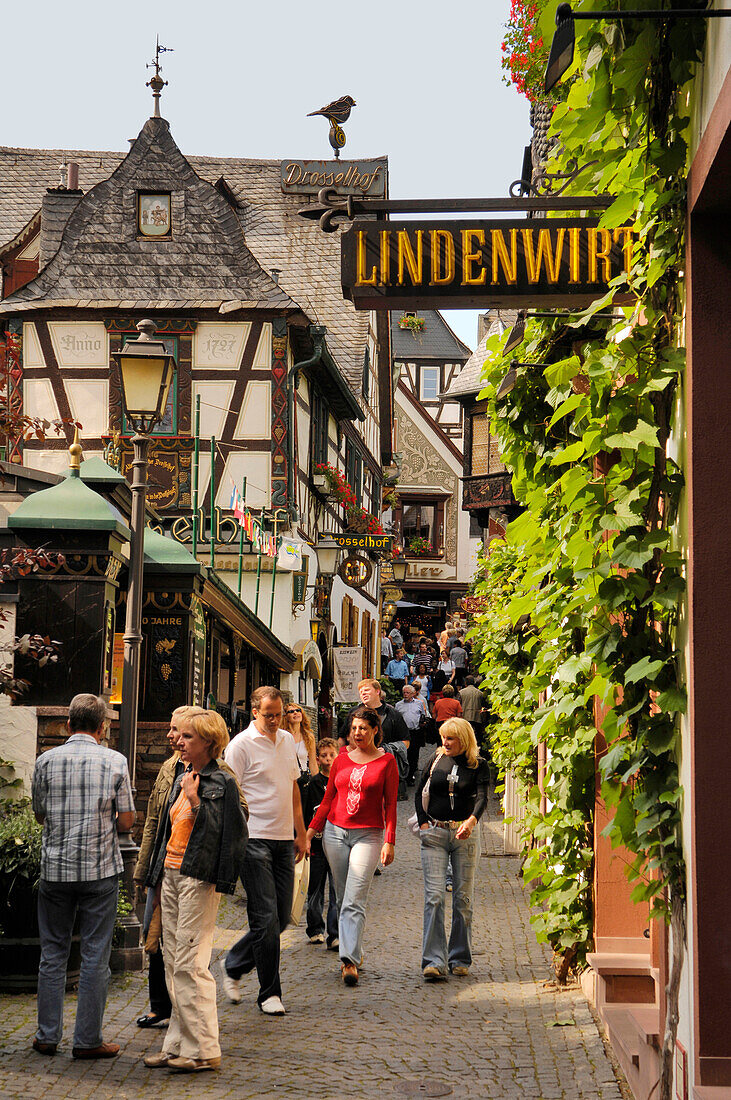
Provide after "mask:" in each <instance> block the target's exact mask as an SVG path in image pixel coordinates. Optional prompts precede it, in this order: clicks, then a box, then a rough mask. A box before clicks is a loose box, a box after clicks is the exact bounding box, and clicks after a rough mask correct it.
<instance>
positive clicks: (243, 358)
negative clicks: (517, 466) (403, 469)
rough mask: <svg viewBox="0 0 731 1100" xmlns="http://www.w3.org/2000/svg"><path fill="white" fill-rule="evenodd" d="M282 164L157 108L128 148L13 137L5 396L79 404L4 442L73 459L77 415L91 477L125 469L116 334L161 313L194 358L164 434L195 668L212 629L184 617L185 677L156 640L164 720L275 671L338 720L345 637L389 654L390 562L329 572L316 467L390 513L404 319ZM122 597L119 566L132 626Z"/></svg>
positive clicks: (162, 495)
mask: <svg viewBox="0 0 731 1100" xmlns="http://www.w3.org/2000/svg"><path fill="white" fill-rule="evenodd" d="M353 163H354V164H355V165H356V169H354V170H353V173H352V174H353V176H354V178H358V173H357V166H358V165H359V164H360V163H361V162H353ZM374 163H375V164H376V166H377V171H378V174H379V176H380V177H381V178H382V179H383V181H384V189H385V186H386V184H385V181H386V176H387V163H386V161H385V159H382V160H380V161H377V162H367V164H369V165H371V172H370V176H373V178H374V179H375V178H376V172H375V170H374V169H373V167H372V166H373V164H374ZM59 166H60V167H59ZM283 168H284V162H280V161H273V160H271V161H264V160H254V159H243V158H214V157H195V156H191V157H188V156H185V155H184V154H183V153H182V152H181V150H180V149H179V148H178V146H177V145H176V143H175V141H174V139H173V137H172V134H171V132H170V126H169V124H168V122H167V121H166V120H165V119H163V118H160V117H159V116H156V117H152V118H150V119H148V121H147V122H146V123H145V125H144V126H143V128H142V130H141V132H140V134H139V136H138V137H137V138H136V139H135V140H134V141H132V142H131V145H130V149H129V150H128V151H127V152H88V151H74V152H70V151H68V150H67V151H65V152H62V151H60V150H39V149H8V148H3V149H0V259H1V260H2V272H3V298H2V301H0V331H1V337H0V356H2V358H3V360H4V365H5V377H6V379H7V392H6V399H7V401H8V402H9V404H10V406H11V407H12V408H13V409H14V410H15V411H16V412H18V413H24V414H26V415H28V416H32V417H40V418H43V419H46V420H48V421H51V420H56V419H62V420H64V422H65V428H64V431H63V432H62V434H61V435H60V436H58V437H55V436H53V434H50V433H48V434H47V435H46V437H45V438H42V439H28V438H26V439H23V438H22V437H20V436H19V437H17V438H11V439H7V440H5V441H4V442H5V455H4V457H5V459H6V460H7V467H8V468H10V469H11V470H17V471H21V470H30V471H32V470H34V469H35V470H43V471H46V472H51V473H53V472H56V473H58V474H62V473H63V472H64V471H65V469H66V466H67V448H68V446H69V443H70V442H71V439H72V433H73V423H74V422H78V423H79V424H80V426H81V427H80V439H81V443H82V445H83V449H84V457H85V459H86V460H87V463H91V464H96V466H94V468H93V469H92V470H90V474H93V473H94V471H95V472H96V475H97V478H98V479H99V480H100V482H105V478H106V482H108V483H112V482H113V475H114V469H113V467H114V468H116V469H117V470H119V471H120V472H121V473H122V474H126V473H127V471H128V468H129V464H130V462H131V454H132V448H131V443H130V436H131V434H132V433H131V426H130V425H129V424H127V423H126V422H125V417H124V412H123V408H122V402H121V394H120V383H119V375H118V371H117V368H116V366H115V364H114V361H113V359H112V355H113V353H114V352H116V351H119V350H120V349H121V348H122V347H123V345H124V343H125V341H126V340H128V339H130V338H134V337H136V335H137V331H136V326H137V323H138V322H139V321H140V320H141V319H143V318H146V317H149V318H152V319H153V320H154V322H155V324H156V325H157V335H158V338H162V339H164V341H165V344H166V346H167V348H168V350H169V351H170V352H172V353H173V354H174V356H175V359H176V362H177V372H176V377H175V381H174V385H173V386H172V388H171V392H170V398H169V402H168V407H167V411H166V415H165V417H164V419H163V420H162V422H161V423H159V424H158V426H157V427H156V428H155V430H154V440H153V444H152V446H151V449H150V463H149V474H148V478H149V495H148V501H149V505H150V508H151V512H150V520H149V523H150V526H151V527H152V528H155V529H156V530H157V533H158V534H160V535H164V536H165V537H166V538H167V539H172V540H173V541H174V542H176V543H178V544H182V546H183V547H184V548H186V549H187V550H188V551H189V552H191V553H192V554H193V557H192V561H193V563H194V564H195V562H196V559H197V562H198V563H199V564H200V565H201V568H202V571H203V572H202V577H201V582H200V583H197V587H196V586H194V587H195V591H190V592H188V593H187V594H185V595H184V594H182V593H177V595H176V597H175V598H176V600H177V603H176V609H177V610H182V611H183V612H184V614H185V615H186V616H189V617H193V618H196V621H197V624H198V627H197V630H198V634H197V637H198V638H199V640H200V637H201V635H202V636H203V638H204V645H205V662H204V675H203V676H202V678H201V676H200V675H198V678H197V679H195V677H194V673H195V668H194V666H196V662H195V661H194V659H193V654H194V645H195V644H196V643H194V641H192V640H191V639H192V638H193V634H194V633H195V632H194V631H193V632H190V634H189V635H188V634H186V635H185V639H186V640H185V642H184V643H183V641H181V645H183V644H185V646H188V645H189V644H190V647H191V648H190V653H188V652H187V651H186V654H185V656H184V659H183V660H181V662H180V663H179V664H175V663H174V662H173V663H172V664H173V667H175V668H176V669H178V673H177V674H176V675H177V676H178V679H177V681H176V683H175V685H174V690H173V691H172V693H171V691H170V690H169V689H170V683H169V676H168V680H167V681H166V682H165V684H164V685H163V686H164V687H165V691H160V692H158V691H156V684H155V683H154V682H153V679H154V676H155V675H158V674H160V670H161V668H162V665H163V664H164V665H165V670H166V671H167V670H168V669H169V667H170V666H171V662H169V661H165V662H155V661H154V660H153V659H152V658H151V657H150V652H151V651H152V652H154V649H155V646H154V645H152V644H147V643H146V644H147V656H148V665H147V669H146V675H147V676H148V681H147V682H146V685H145V689H144V691H143V701H142V712H141V717H142V718H143V719H145V718H149V719H150V720H151V721H153V722H162V721H163V720H164V718H166V717H167V714H165V715H164V716H163V714H162V713H158V711H159V710H160V707H159V706H158V702H159V700H160V699H164V700H165V709H166V711H167V713H169V707H170V704H171V703H172V704H173V705H178V704H179V703H183V702H186V701H191V700H194V701H196V702H199V701H203V700H204V699H207V700H209V701H210V700H211V699H212V698H213V699H215V700H216V704H217V705H218V706H219V707H220V708H221V709H223V710H224V711H226V710H228V712H229V713H230V714H232V713H233V712H234V707H237V709H238V711H239V713H241V711H242V709H246V706H247V699H248V696H249V694H250V692H251V690H252V689H253V688H254V687H256V686H257V685H258V683H261V682H271V681H272V680H274V681H275V682H278V683H279V684H280V686H281V687H283V688H285V689H287V690H289V691H290V692H291V693H292V694H293V696H294V697H295V698H296V699H298V701H300V702H301V703H303V704H304V705H306V706H308V707H311V708H317V707H318V706H319V707H320V708H322V713H323V716H324V717H326V715H327V713H328V712H329V710H330V702H331V700H330V686H331V652H332V647H333V646H334V645H336V644H338V643H340V642H346V643H350V644H352V645H359V646H362V654H363V656H362V663H363V672H364V674H367V673H368V672H371V673H373V672H375V671H376V660H377V656H376V653H377V644H376V642H377V638H378V626H379V605H378V584H379V569H378V560H377V558H376V557H374V558H373V560H372V563H371V566H372V571H371V573H370V575H369V576H368V577H367V578H366V579H365V580H363V578H362V577H361V578H360V580H359V582H358V586H357V587H353V586H351V585H349V584H346V583H345V581H344V580H343V579H341V577H340V576H336V577H335V579H334V580H333V581H332V584H330V582H329V581H326V580H325V579H324V578H323V577H322V576H320V575H319V572H318V563H317V557H316V554H315V551H314V549H313V548H314V546H315V544H316V543H317V541H318V538H322V536H323V535H327V534H328V533H330V532H338V531H342V530H343V529H344V528H345V527H346V526H347V524H348V514H347V513H346V512H345V510H344V509H343V507H342V506H341V504H340V503H339V502H338V501H333V500H332V499H331V498H329V497H328V496H326V495H325V494H323V493H320V492H318V491H316V490H315V487H314V484H313V477H312V474H313V468H314V466H315V465H316V464H318V463H329V464H330V465H331V466H333V467H336V468H339V469H341V470H342V471H343V472H344V473H346V474H347V476H348V478H349V480H350V482H351V484H352V486H353V489H354V491H355V495H356V498H357V501H358V504H359V505H360V507H361V509H362V510H363V511H365V512H366V513H370V514H371V515H373V517H374V518H375V519H376V520H378V519H379V518H380V514H381V499H382V472H381V470H382V463H390V462H391V457H392V455H391V451H392V441H391V433H392V407H393V395H392V382H391V366H390V362H391V361H390V334H389V329H388V321H387V318H386V317H385V316H381V317H376V316H375V315H371V314H368V313H362V312H361V313H357V312H356V311H355V310H354V309H353V307H352V306H351V305H350V303H347V302H344V301H343V298H342V292H341V289H340V246H339V236H338V234H332V235H327V234H323V233H321V232H320V230H319V227H318V226H317V224H316V223H314V224H313V223H311V222H307V221H305V220H304V219H302V218H301V217H299V216H298V210H299V209H300V208H301V207H303V206H304V205H306V204H307V203H309V202H315V201H316V193H313V192H312V189H310V190H309V191H307V190H306V189H305V191H304V192H303V191H300V192H299V193H298V192H297V190H296V188H294V189H292V188H291V187H289V188H288V187H287V186H285V183H284V178H285V173H284V171H283ZM59 172H60V178H59ZM370 176H369V177H368V178H370ZM293 191H294V193H293ZM197 409H199V433H198V435H199V438H200V455H199V461H198V463H197V464H196V463H195V462H194V437H195V435H196V430H195V429H196V410H197ZM85 465H86V464H85ZM87 468H88V467H87ZM196 472H197V475H198V476H197V486H196V484H195V481H196V477H195V474H196ZM83 476H84V474H83V471H82V477H83ZM21 480H23V484H25V485H26V486H27V485H30V484H31V483H32V480H33V479H32V476H31V475H29V476H28V477H27V478H24V479H21ZM107 488H108V485H107ZM196 488H197V494H196ZM235 488H236V489H237V490H238V491H239V494H240V496H241V498H242V499H243V501H244V503H245V506H246V507H247V508H248V509H249V510H250V511H251V513H252V514H253V515H254V516H255V517H257V518H258V519H259V521H260V522H261V525H262V527H263V529H264V530H265V531H266V532H268V533H271V534H273V535H275V536H277V537H279V536H286V538H287V539H289V540H290V541H291V542H292V543H293V544H294V548H295V559H297V557H298V556H299V558H300V560H299V561H297V566H298V568H296V569H295V570H294V571H284V570H283V569H282V568H281V567H279V568H278V566H277V561H278V559H277V557H276V556H274V557H269V556H267V555H266V554H261V553H259V552H257V549H256V547H255V545H254V544H253V543H252V542H251V541H250V540H247V539H241V537H240V527H239V525H238V523H236V522H235V520H234V518H233V515H232V510H231V501H232V493H233V490H234V489H235ZM196 503H197V510H195V505H196ZM13 506H14V505H13ZM10 511H12V507H11V508H10ZM194 511H195V518H196V523H195V525H194ZM350 518H351V520H352V516H351V517H350ZM361 519H362V517H361ZM194 526H195V528H196V536H194ZM194 537H197V541H196V545H195V546H194V545H193V539H194ZM158 550H159V547H158ZM163 556H165V555H163ZM171 560H173V561H174V560H175V555H174V554H173V555H172V559H171ZM280 566H281V560H280ZM172 571H173V572H174V570H172ZM366 572H367V570H366ZM346 579H348V577H347V574H346ZM163 587H165V586H163ZM188 587H189V588H190V586H188ZM174 588H175V585H174V583H173V581H172V580H169V581H168V583H167V586H166V587H165V591H164V592H163V591H162V589H160V586H159V585H158V586H156V588H155V589H153V588H147V590H146V593H145V608H144V609H143V616H144V617H145V618H146V620H150V621H151V620H152V619H153V618H159V617H160V615H161V614H163V612H165V611H166V610H169V609H167V608H165V607H164V606H163V605H164V604H165V600H166V599H168V598H169V595H170V592H172V591H173V590H174ZM124 600H125V594H124V584H123V583H122V584H121V585H120V592H119V593H118V596H117V604H116V608H115V613H116V619H117V622H116V628H115V629H116V631H117V632H119V631H121V630H122V629H123V618H124V616H123V605H124ZM341 609H342V614H341ZM191 621H192V620H191ZM20 626H21V627H22V624H20ZM143 626H144V624H143ZM158 640H159V639H158ZM170 640H171V639H170V638H168V639H167V641H168V642H169V641H170ZM148 641H149V642H150V643H151V641H152V639H149V640H148ZM200 663H201V662H200V661H198V664H197V666H196V667H197V672H198V673H200ZM156 670H157V671H156ZM149 677H152V678H153V679H149ZM102 687H103V686H102ZM102 687H100V690H102ZM90 690H96V688H90ZM58 702H59V703H60V702H61V700H60V699H59V700H58Z"/></svg>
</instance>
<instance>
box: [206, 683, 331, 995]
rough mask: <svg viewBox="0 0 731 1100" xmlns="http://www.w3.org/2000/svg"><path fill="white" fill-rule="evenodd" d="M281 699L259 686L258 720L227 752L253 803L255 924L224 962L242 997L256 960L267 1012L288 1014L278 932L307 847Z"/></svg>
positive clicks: (250, 874) (249, 903) (250, 909)
mask: <svg viewBox="0 0 731 1100" xmlns="http://www.w3.org/2000/svg"><path fill="white" fill-rule="evenodd" d="M282 702H283V701H282V694H281V692H280V691H279V690H278V689H277V688H275V687H260V688H257V689H256V691H255V692H254V694H253V695H252V697H251V712H252V714H253V716H254V718H253V721H252V722H251V724H250V725H249V726H247V728H246V729H245V730H242V732H241V733H239V734H237V736H236V737H234V739H233V740H232V741H231V743H230V744H229V746H228V748H227V749H226V752H225V754H224V759H225V761H226V763H227V764H228V765H229V767H230V768H231V770H232V771H233V773H234V775H235V776H236V778H237V780H238V782H239V786H240V787H241V790H242V791H243V792H244V793H245V795H246V800H247V802H248V804H249V823H248V824H249V843H248V845H247V847H246V856H245V857H244V863H243V867H242V871H241V881H242V882H243V884H244V890H245V891H246V910H247V914H248V917H249V931H248V932H247V933H246V934H245V935H244V936H242V937H241V939H240V940H238V941H237V943H235V944H234V945H233V947H232V948H231V950H230V951H229V952H228V954H227V955H226V958H225V960H223V961H222V963H221V974H222V977H223V987H224V990H225V992H226V995H227V997H228V998H229V1000H230V1001H233V1003H234V1004H238V1002H239V1001H240V1000H241V992H240V989H239V979H240V978H241V976H242V974H248V973H249V971H251V970H253V969H254V967H256V972H257V974H258V977H259V996H258V1004H259V1008H260V1009H261V1010H262V1012H265V1013H266V1014H267V1016H283V1015H284V1005H283V1004H282V987H281V984H280V981H279V937H280V935H281V933H282V932H283V931H284V929H285V928H286V927H287V924H288V923H289V917H290V913H291V911H292V895H293V892H294V865H295V861H297V862H299V860H301V859H303V858H304V857H305V856H306V854H307V851H308V849H309V844H308V842H307V836H306V831H305V823H304V820H303V818H302V802H301V799H300V791H299V787H298V785H297V779H298V778H299V774H300V769H299V765H298V763H297V750H296V748H295V742H294V738H293V737H292V734H291V733H287V731H286V730H283V729H280V726H281V724H282ZM293 836H294V841H293V840H292V837H293Z"/></svg>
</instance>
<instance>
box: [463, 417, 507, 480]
mask: <svg viewBox="0 0 731 1100" xmlns="http://www.w3.org/2000/svg"><path fill="white" fill-rule="evenodd" d="M504 470H505V465H504V463H503V461H502V459H501V457H500V445H499V443H498V440H497V436H495V435H493V434H492V433H491V431H490V420H489V417H488V416H487V415H486V414H485V413H476V414H475V415H473V416H472V450H471V454H470V473H471V474H473V475H475V476H477V475H479V474H497V473H503V472H504Z"/></svg>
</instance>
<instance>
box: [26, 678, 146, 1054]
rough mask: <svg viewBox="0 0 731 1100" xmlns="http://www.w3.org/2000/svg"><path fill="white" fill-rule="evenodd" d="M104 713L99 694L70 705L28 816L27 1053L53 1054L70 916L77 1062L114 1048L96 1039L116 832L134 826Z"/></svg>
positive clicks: (117, 862) (41, 761) (117, 866)
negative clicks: (34, 846)
mask: <svg viewBox="0 0 731 1100" xmlns="http://www.w3.org/2000/svg"><path fill="white" fill-rule="evenodd" d="M106 714H107V706H106V703H105V701H104V699H102V698H98V697H97V696H96V695H75V696H74V698H73V699H72V700H71V703H70V704H69V718H68V729H69V733H70V734H71V736H70V737H69V739H68V741H66V743H65V744H63V745H59V746H58V747H57V748H55V749H49V750H48V752H44V753H42V755H41V756H39V757H38V760H37V761H36V766H35V770H34V772H33V812H34V813H35V815H36V818H37V819H38V821H39V822H40V823H41V825H43V845H42V849H41V881H40V888H39V892H38V925H39V930H40V938H41V965H40V970H39V973H38V1031H37V1032H36V1037H35V1039H34V1040H33V1049H34V1050H37V1051H38V1053H39V1054H50V1055H52V1054H55V1053H56V1048H57V1046H58V1044H59V1041H60V1039H61V1032H62V1029H63V995H64V989H65V987H66V963H67V960H68V955H69V950H70V947H71V935H72V931H73V927H74V921H75V919H76V915H77V913H78V915H79V930H80V933H81V974H80V978H79V999H78V1005H77V1008H76V1028H75V1031H74V1045H73V1050H72V1054H73V1056H74V1058H113V1057H114V1056H115V1055H116V1054H119V1047H118V1045H117V1044H116V1043H105V1042H104V1041H103V1039H102V1018H103V1016H104V1007H105V1005H106V1000H107V988H108V985H109V974H110V971H109V956H110V954H111V950H112V933H113V932H114V922H115V919H116V914H117V892H118V889H119V876H120V873H121V871H122V855H121V852H120V850H119V841H118V839H117V833H120V832H121V833H126V832H129V830H130V829H131V828H132V825H133V824H134V818H135V808H134V802H133V801H132V786H131V784H130V779H129V772H128V771H127V761H126V760H125V758H124V757H123V756H122V754H121V753H119V752H113V751H112V749H108V748H105V747H104V746H103V745H101V743H100V742H101V741H102V740H103V738H104V736H105V734H106V726H107V720H106Z"/></svg>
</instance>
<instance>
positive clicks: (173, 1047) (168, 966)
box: [160, 867, 221, 1058]
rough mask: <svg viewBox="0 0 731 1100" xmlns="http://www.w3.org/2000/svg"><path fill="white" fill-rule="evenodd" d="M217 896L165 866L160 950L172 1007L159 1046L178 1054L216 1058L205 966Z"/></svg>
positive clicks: (212, 991)
mask: <svg viewBox="0 0 731 1100" xmlns="http://www.w3.org/2000/svg"><path fill="white" fill-rule="evenodd" d="M220 900H221V895H220V894H217V893H216V890H215V888H214V887H213V885H211V884H210V883H207V882H200V881H199V880H198V879H195V878H190V876H189V875H181V874H180V871H172V870H170V869H169V868H167V867H166V868H165V872H164V874H163V879H162V895H161V899H160V902H161V905H162V929H163V941H162V950H163V956H164V959H165V981H166V982H167V987H168V992H169V994H170V1001H171V1003H172V1006H173V1011H172V1014H171V1016H170V1026H169V1027H168V1031H167V1035H166V1036H165V1042H164V1043H163V1045H162V1049H163V1051H164V1052H165V1054H169V1055H171V1056H173V1055H174V1056H177V1055H181V1056H182V1057H183V1058H220V1056H221V1048H220V1046H219V1045H218V1013H217V1012H216V981H215V978H214V977H213V975H212V974H211V972H210V970H209V969H208V968H209V966H210V962H211V945H212V943H213V933H214V931H215V928H216V913H217V912H218V905H219V902H220Z"/></svg>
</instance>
